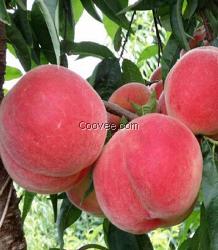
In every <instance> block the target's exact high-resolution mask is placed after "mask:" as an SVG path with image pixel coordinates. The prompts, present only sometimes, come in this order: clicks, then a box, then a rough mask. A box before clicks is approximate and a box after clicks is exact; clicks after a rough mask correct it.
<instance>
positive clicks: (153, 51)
mask: <svg viewBox="0 0 218 250" xmlns="http://www.w3.org/2000/svg"><path fill="white" fill-rule="evenodd" d="M157 54H158V46H157V45H150V46H147V47H146V48H145V49H144V50H143V51H142V52H141V54H140V55H139V59H138V62H141V61H146V60H148V59H150V58H151V57H153V56H156V55H157Z"/></svg>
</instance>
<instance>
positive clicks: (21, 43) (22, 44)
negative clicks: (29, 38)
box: [6, 20, 31, 71]
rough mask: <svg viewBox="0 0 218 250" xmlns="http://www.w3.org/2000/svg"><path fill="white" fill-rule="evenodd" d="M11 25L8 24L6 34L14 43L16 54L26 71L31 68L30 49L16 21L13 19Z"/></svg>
mask: <svg viewBox="0 0 218 250" xmlns="http://www.w3.org/2000/svg"><path fill="white" fill-rule="evenodd" d="M11 22H12V23H11V25H10V26H6V35H7V39H8V41H9V42H10V43H11V44H12V45H13V47H14V49H15V52H16V55H17V57H18V59H19V60H20V63H21V64H22V66H23V68H24V69H25V71H28V70H30V69H31V55H30V49H29V47H28V45H27V44H26V41H25V39H24V38H23V35H22V34H21V32H20V31H19V30H18V29H17V27H16V25H15V23H14V22H13V21H12V20H11Z"/></svg>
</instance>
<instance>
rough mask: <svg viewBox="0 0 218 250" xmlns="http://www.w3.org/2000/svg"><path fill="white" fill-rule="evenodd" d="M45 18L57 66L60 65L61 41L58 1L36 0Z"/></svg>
mask: <svg viewBox="0 0 218 250" xmlns="http://www.w3.org/2000/svg"><path fill="white" fill-rule="evenodd" d="M36 3H38V4H39V7H40V9H41V11H42V14H43V16H44V19H45V22H46V24H47V27H48V30H49V33H50V36H51V40H52V44H53V48H54V51H55V55H56V60H57V64H58V65H60V54H61V53H60V41H59V32H58V31H59V26H58V21H57V18H58V0H53V1H49V0H36Z"/></svg>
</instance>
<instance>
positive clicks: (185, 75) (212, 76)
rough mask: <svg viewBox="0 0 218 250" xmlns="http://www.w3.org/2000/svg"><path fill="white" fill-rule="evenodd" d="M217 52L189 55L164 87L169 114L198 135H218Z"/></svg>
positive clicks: (197, 51)
mask: <svg viewBox="0 0 218 250" xmlns="http://www.w3.org/2000/svg"><path fill="white" fill-rule="evenodd" d="M217 67H218V49H217V48H215V47H212V46H207V47H200V48H196V49H193V50H191V51H189V52H187V53H186V54H185V55H184V56H183V57H182V58H181V59H180V60H179V61H177V63H176V64H175V65H174V66H173V68H172V69H171V71H170V72H169V74H168V76H167V79H166V85H165V101H166V107H167V113H168V115H170V116H173V117H175V118H177V119H179V120H181V121H182V122H183V123H185V124H186V125H187V126H188V127H189V128H190V129H191V130H192V131H193V132H194V133H195V134H203V135H214V134H218V101H217V100H218V99H217V98H218V88H217V78H218V71H217Z"/></svg>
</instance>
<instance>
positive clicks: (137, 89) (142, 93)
mask: <svg viewBox="0 0 218 250" xmlns="http://www.w3.org/2000/svg"><path fill="white" fill-rule="evenodd" d="M149 97H150V90H149V88H148V87H147V86H145V85H144V84H142V83H136V82H132V83H127V84H125V85H123V86H122V87H120V88H119V89H117V90H116V91H115V92H114V93H113V94H112V95H111V97H110V98H109V100H108V101H109V102H112V103H115V104H117V105H119V106H121V107H122V108H124V109H127V110H129V111H131V112H134V113H135V109H134V108H133V106H132V103H136V104H138V105H144V104H146V103H147V102H148V100H149ZM120 120H121V118H120V117H118V116H116V115H112V114H108V121H109V123H111V124H115V125H116V126H117V127H118V126H119V124H120Z"/></svg>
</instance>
